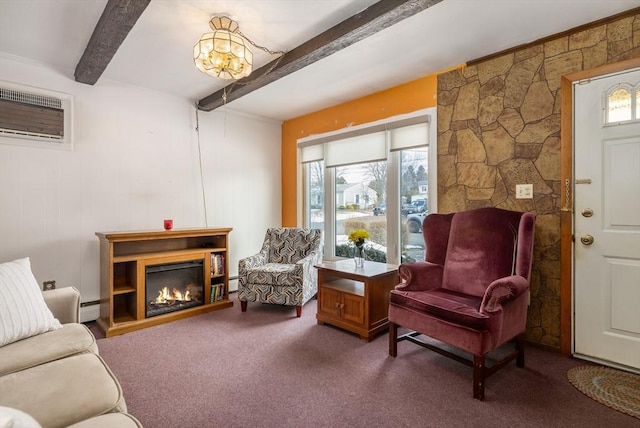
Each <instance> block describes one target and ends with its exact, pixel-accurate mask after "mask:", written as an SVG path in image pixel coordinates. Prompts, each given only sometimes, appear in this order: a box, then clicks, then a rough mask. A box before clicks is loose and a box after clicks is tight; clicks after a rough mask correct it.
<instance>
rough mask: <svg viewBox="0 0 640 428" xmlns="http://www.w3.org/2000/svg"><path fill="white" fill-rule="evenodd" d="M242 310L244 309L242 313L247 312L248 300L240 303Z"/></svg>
mask: <svg viewBox="0 0 640 428" xmlns="http://www.w3.org/2000/svg"><path fill="white" fill-rule="evenodd" d="M240 309H242V312H247V301H246V300H241V301H240Z"/></svg>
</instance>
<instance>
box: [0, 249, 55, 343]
mask: <svg viewBox="0 0 640 428" xmlns="http://www.w3.org/2000/svg"><path fill="white" fill-rule="evenodd" d="M61 327H62V325H60V322H59V321H58V320H57V319H55V318H54V317H53V314H52V313H51V311H50V310H49V308H48V307H47V304H46V303H45V302H44V297H42V292H41V291H40V287H39V286H38V282H37V281H36V278H35V277H34V276H33V273H32V272H31V263H30V262H29V258H28V257H27V258H24V259H18V260H14V261H12V262H7V263H2V264H0V346H4V345H6V344H8V343H12V342H15V341H18V340H20V339H25V338H27V337H31V336H35V335H36V334H41V333H44V332H47V331H49V330H55V329H58V328H61Z"/></svg>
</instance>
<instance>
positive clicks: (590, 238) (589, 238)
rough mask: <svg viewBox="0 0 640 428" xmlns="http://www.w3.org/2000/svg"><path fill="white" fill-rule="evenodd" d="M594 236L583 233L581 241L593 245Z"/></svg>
mask: <svg viewBox="0 0 640 428" xmlns="http://www.w3.org/2000/svg"><path fill="white" fill-rule="evenodd" d="M593 241H594V239H593V236H591V235H582V236H581V237H580V242H582V243H583V244H584V245H591V244H593Z"/></svg>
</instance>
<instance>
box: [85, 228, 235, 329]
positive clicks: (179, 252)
mask: <svg viewBox="0 0 640 428" xmlns="http://www.w3.org/2000/svg"><path fill="white" fill-rule="evenodd" d="M231 230H232V229H231V228H219V229H210V228H202V229H177V230H169V231H165V230H161V231H133V232H97V233H96V236H97V237H98V239H99V240H100V318H98V320H97V323H98V326H99V327H100V328H101V329H102V330H103V331H104V333H105V336H106V337H111V336H115V335H118V334H123V333H128V332H130V331H135V330H139V329H142V328H145V327H150V326H152V325H158V324H162V323H165V322H169V321H174V320H177V319H181V318H186V317H189V316H194V315H199V314H202V313H205V312H210V311H213V310H217V309H223V308H228V307H230V306H233V302H231V301H230V300H229V275H228V272H229V269H228V267H229V266H228V264H229V262H228V260H229V258H228V255H229V254H228V253H229V247H228V242H229V239H228V238H229V233H230V232H231ZM189 260H203V262H204V263H203V269H204V272H203V278H204V284H203V285H204V304H203V305H201V306H197V307H192V308H188V309H184V310H180V311H176V312H170V313H167V314H162V315H157V316H153V317H151V318H146V316H145V312H146V311H145V304H146V302H145V283H144V282H145V267H146V266H148V265H154V264H164V263H173V262H181V261H189ZM212 291H213V293H214V294H215V295H213V296H212Z"/></svg>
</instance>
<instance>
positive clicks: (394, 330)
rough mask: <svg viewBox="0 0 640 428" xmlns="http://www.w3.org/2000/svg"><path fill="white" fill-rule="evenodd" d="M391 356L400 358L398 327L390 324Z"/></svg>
mask: <svg viewBox="0 0 640 428" xmlns="http://www.w3.org/2000/svg"><path fill="white" fill-rule="evenodd" d="M389 355H390V356H392V357H396V356H398V326H397V325H396V324H395V323H392V322H389Z"/></svg>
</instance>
